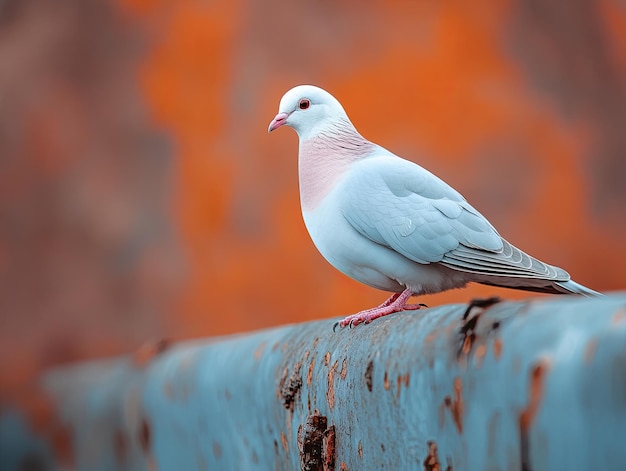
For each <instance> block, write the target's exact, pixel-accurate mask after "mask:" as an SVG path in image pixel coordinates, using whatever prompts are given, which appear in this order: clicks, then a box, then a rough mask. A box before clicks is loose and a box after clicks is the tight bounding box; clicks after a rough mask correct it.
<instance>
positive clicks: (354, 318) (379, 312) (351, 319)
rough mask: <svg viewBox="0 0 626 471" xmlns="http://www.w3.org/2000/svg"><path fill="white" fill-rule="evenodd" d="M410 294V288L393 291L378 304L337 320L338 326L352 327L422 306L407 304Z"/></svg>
mask: <svg viewBox="0 0 626 471" xmlns="http://www.w3.org/2000/svg"><path fill="white" fill-rule="evenodd" d="M411 296H413V291H411V290H410V289H405V290H404V291H403V292H402V293H395V294H393V295H392V296H391V297H390V298H389V299H388V300H387V301H385V302H384V303H382V304H381V305H380V306H376V307H374V308H372V309H366V310H365V311H361V312H357V313H356V314H352V315H351V316H348V317H346V318H345V319H343V320H342V321H341V322H339V327H345V326H347V325H349V326H350V327H352V326H356V325H359V324H361V323H363V322H365V323H366V324H369V323H370V322H372V321H373V320H374V319H378V318H379V317H382V316H386V315H387V314H392V313H394V312H400V311H411V310H415V309H420V308H422V307H424V305H423V304H407V301H408V300H409V298H410V297H411Z"/></svg>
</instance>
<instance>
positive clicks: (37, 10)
mask: <svg viewBox="0 0 626 471" xmlns="http://www.w3.org/2000/svg"><path fill="white" fill-rule="evenodd" d="M625 32H626V4H624V2H623V1H619V0H601V1H591V0H561V1H554V2H549V4H546V2H542V1H540V0H528V1H522V0H519V1H515V0H512V1H510V2H495V1H492V2H482V3H480V2H478V3H477V2H470V1H460V2H430V1H418V2H409V1H400V2H392V3H390V2H383V1H382V0H378V1H371V2H356V1H354V0H348V1H343V2H336V1H316V2H279V1H274V0H267V1H265V2H257V1H247V2H246V1H236V0H233V1H228V2H226V1H221V2H218V1H214V2H211V1H207V0H202V1H200V0H196V1H174V0H154V1H152V0H117V1H113V0H110V1H106V0H57V1H55V2H48V1H45V0H5V1H3V2H1V3H0V336H1V339H0V386H1V390H2V391H3V392H4V393H7V391H8V393H9V394H11V393H14V392H15V391H17V390H19V389H20V388H21V387H22V386H23V385H24V384H26V382H27V381H28V380H29V379H31V378H33V377H34V375H35V374H36V373H37V371H39V370H40V369H41V368H44V367H46V366H48V365H51V364H56V363H59V362H63V361H69V360H76V359H81V358H86V357H93V356H100V355H110V354H114V353H120V352H124V351H129V350H132V349H134V348H136V347H137V346H138V345H140V344H141V343H142V342H144V341H148V340H150V339H156V338H160V337H163V336H167V337H174V338H182V337H197V336H210V335H218V334H225V333H230V332H237V331H244V330H251V329H258V328H262V327H266V326H271V325H276V324H282V323H286V322H300V321H304V320H307V319H314V318H323V317H331V316H342V315H346V314H348V313H352V312H355V311H357V310H360V309H363V308H366V307H371V306H372V305H374V304H377V303H379V302H381V301H382V300H383V299H384V298H385V296H386V294H385V293H382V292H377V291H375V290H373V289H370V288H367V287H365V286H361V285H360V284H358V283H357V282H354V281H352V280H349V279H347V278H346V277H344V276H343V275H341V274H339V273H338V272H336V271H335V270H334V269H333V268H332V267H330V266H329V265H328V264H327V263H326V262H325V261H324V260H323V259H322V257H321V256H320V255H319V254H318V253H317V251H316V249H315V247H314V246H313V244H312V243H311V241H310V240H309V237H308V235H307V233H306V230H305V228H304V226H303V223H302V219H301V215H300V209H299V201H298V183H297V137H296V135H295V133H294V132H292V131H291V130H287V129H281V130H280V131H278V132H276V133H272V135H268V134H267V125H268V123H269V121H270V120H271V118H272V117H273V116H274V114H275V113H276V111H277V108H278V102H279V100H280V97H281V96H282V94H283V93H284V92H285V91H286V90H287V89H289V88H291V87H292V86H294V85H297V84H300V83H313V84H317V85H320V86H322V87H324V88H326V89H328V90H329V91H330V92H331V93H333V94H334V95H335V96H337V97H338V98H339V99H340V100H341V101H342V103H343V104H344V107H345V108H346V110H347V111H348V114H349V115H350V117H351V118H352V120H353V122H354V123H355V125H356V126H357V128H358V129H359V130H360V131H361V132H362V134H364V135H365V136H366V137H368V138H370V139H372V140H374V141H375V142H377V143H379V144H381V145H383V146H385V147H387V148H389V149H390V150H392V151H395V152H396V153H398V154H400V155H402V156H404V157H406V158H409V159H412V160H414V161H416V162H418V163H420V164H421V165H423V166H425V167H426V168H428V169H430V170H431V171H433V172H434V173H436V174H437V175H439V176H440V177H442V178H443V179H445V180H446V181H448V182H449V183H450V184H452V185H453V186H454V187H456V188H457V189H458V190H459V191H461V192H462V193H463V194H464V195H465V196H466V197H467V198H468V199H469V200H470V202H472V204H473V205H474V206H476V207H477V208H478V209H479V210H481V212H483V213H484V214H485V215H487V216H488V217H489V218H490V220H491V221H492V222H493V223H494V225H495V226H496V227H497V228H498V229H499V231H500V232H501V234H502V235H503V236H505V237H506V238H507V239H509V240H510V241H511V242H513V243H515V244H516V245H518V246H520V247H521V248H522V249H524V250H526V251H528V252H530V253H531V254H533V255H535V256H537V257H539V258H541V259H543V260H545V261H547V262H550V263H553V264H556V265H559V266H562V267H564V268H566V269H567V270H568V271H569V272H570V273H571V274H572V276H573V277H574V278H575V279H576V280H577V281H579V282H581V283H584V284H586V285H589V286H590V287H593V288H595V289H599V290H615V289H621V288H624V287H625V286H626V273H625V272H624V270H623V269H622V267H623V266H625V265H626V246H625V245H624V243H623V234H624V230H625V229H626V218H625V215H626V211H625V210H624V208H625V203H626V183H625V180H626V133H625V132H624V129H626V33H625ZM491 294H499V295H501V296H505V297H507V298H522V297H527V296H528V295H529V294H527V293H523V292H515V291H509V290H498V289H495V288H489V287H481V286H471V287H469V288H467V289H465V290H458V291H454V292H449V293H443V294H439V295H435V296H428V297H424V298H422V299H420V301H422V302H426V303H427V304H430V305H438V304H443V303H447V302H462V301H467V300H469V299H470V298H472V297H475V296H482V295H491Z"/></svg>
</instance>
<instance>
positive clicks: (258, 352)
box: [254, 342, 267, 361]
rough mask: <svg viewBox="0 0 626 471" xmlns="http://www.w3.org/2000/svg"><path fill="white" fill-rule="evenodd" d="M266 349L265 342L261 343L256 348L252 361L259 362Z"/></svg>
mask: <svg viewBox="0 0 626 471" xmlns="http://www.w3.org/2000/svg"><path fill="white" fill-rule="evenodd" d="M266 348H267V342H261V343H260V344H259V346H258V347H257V349H256V350H255V351H254V359H255V360H257V361H258V360H260V359H261V357H262V356H263V352H264V351H265V349H266Z"/></svg>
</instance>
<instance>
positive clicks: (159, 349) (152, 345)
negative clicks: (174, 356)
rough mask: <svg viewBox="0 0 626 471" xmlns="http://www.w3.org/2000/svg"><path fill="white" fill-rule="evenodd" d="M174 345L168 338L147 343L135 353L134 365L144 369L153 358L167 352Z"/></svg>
mask: <svg viewBox="0 0 626 471" xmlns="http://www.w3.org/2000/svg"><path fill="white" fill-rule="evenodd" d="M172 344H173V341H172V340H171V339H168V338H162V339H159V340H155V341H152V342H146V343H144V344H143V345H142V346H141V347H139V348H138V349H137V350H136V351H135V353H134V355H133V363H134V364H135V366H137V367H139V368H144V367H145V366H146V365H148V363H150V361H152V359H153V358H155V357H156V356H158V355H160V354H161V353H163V352H164V351H166V350H167V349H168V348H170V346H171V345H172Z"/></svg>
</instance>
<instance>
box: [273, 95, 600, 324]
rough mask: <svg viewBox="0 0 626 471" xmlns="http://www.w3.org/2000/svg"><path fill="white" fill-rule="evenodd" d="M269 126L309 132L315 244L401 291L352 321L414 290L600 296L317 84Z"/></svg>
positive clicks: (355, 273) (302, 158) (305, 151)
mask: <svg viewBox="0 0 626 471" xmlns="http://www.w3.org/2000/svg"><path fill="white" fill-rule="evenodd" d="M278 111H279V112H278V114H277V115H276V117H275V118H274V119H273V120H272V122H271V123H270V125H269V128H268V132H271V131H274V130H275V129H278V128H279V127H281V126H283V125H286V126H290V127H292V128H293V129H294V130H295V131H296V132H297V133H298V136H299V139H300V148H299V154H298V168H299V176H300V203H301V207H302V215H303V217H304V222H305V224H306V227H307V230H308V231H309V234H310V236H311V239H313V243H314V244H315V246H316V247H317V249H318V250H319V251H320V253H321V254H322V255H323V256H324V258H325V259H326V260H327V261H328V262H330V264H331V265H333V266H334V267H335V268H336V269H337V270H339V271H340V272H342V273H344V274H346V275H348V276H349V277H351V278H354V279H355V280H357V281H360V282H361V283H364V284H366V285H368V286H372V287H374V288H378V289H380V290H384V291H389V292H393V293H394V294H393V295H392V296H391V297H390V298H389V299H388V300H387V301H385V302H384V303H383V304H381V305H380V306H377V307H375V308H372V309H367V310H365V311H361V312H359V313H357V314H354V315H351V316H348V317H346V318H345V319H343V320H342V321H341V322H340V323H339V325H340V326H341V327H345V326H346V325H350V326H352V325H357V324H360V323H362V322H365V323H368V322H370V321H372V320H374V319H376V318H378V317H381V316H385V315H387V314H391V313H393V312H398V311H402V310H407V309H419V308H420V306H421V305H416V304H408V303H407V302H408V300H409V298H410V297H411V296H414V295H422V294H430V293H437V292H440V291H445V290H449V289H452V288H461V287H463V286H465V285H466V284H467V283H468V282H476V283H482V284H486V285H493V286H503V287H507V288H516V289H523V290H529V291H538V292H543V293H555V294H556V293H558V294H582V295H585V296H599V295H600V293H598V292H596V291H593V290H591V289H589V288H586V287H585V286H582V285H580V284H578V283H576V282H574V281H572V280H571V279H570V276H569V274H568V273H567V272H566V271H565V270H563V269H561V268H558V267H554V266H551V265H548V264H546V263H543V262H541V261H539V260H537V259H536V258H533V257H531V256H529V255H527V254H525V253H524V252H522V251H521V250H519V249H518V248H516V247H514V246H513V245H511V244H510V243H509V242H507V241H506V240H504V239H503V238H502V237H501V236H500V234H498V232H497V231H496V229H495V228H494V227H493V226H492V225H491V224H490V223H489V221H487V219H486V218H485V217H484V216H483V215H482V214H480V213H479V212H478V211H477V210H476V209H474V208H473V207H472V206H471V205H470V204H469V203H468V202H467V201H466V200H465V198H463V196H461V194H460V193H459V192H457V191H456V190H454V189H453V188H452V187H450V186H449V185H448V184H447V183H445V182H444V181H443V180H441V179H439V178H438V177H436V176H435V175H433V174H432V173H430V172H429V171H428V170H426V169H424V168H422V167H420V166H419V165H417V164H416V163H414V162H410V161H408V160H405V159H402V158H400V157H398V156H397V155H395V154H393V153H391V152H389V151H388V150H387V149H384V148H383V147H381V146H379V145H377V144H374V143H373V142H370V141H368V140H367V139H365V138H364V137H363V136H361V135H360V134H359V133H358V131H357V130H356V129H355V127H354V126H353V124H352V123H351V122H350V120H349V119H348V116H347V114H346V112H345V111H344V109H343V107H342V106H341V103H339V101H338V100H337V99H336V98H335V97H333V96H332V95H331V94H330V93H328V92H326V91H325V90H322V89H321V88H318V87H315V86H312V85H300V86H297V87H295V88H292V89H291V90H289V91H288V92H287V93H285V95H284V96H283V97H282V99H281V100H280V106H279V109H278Z"/></svg>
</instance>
